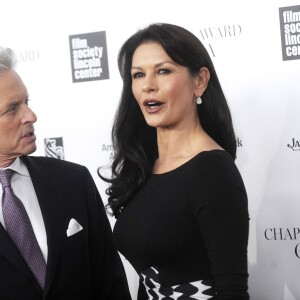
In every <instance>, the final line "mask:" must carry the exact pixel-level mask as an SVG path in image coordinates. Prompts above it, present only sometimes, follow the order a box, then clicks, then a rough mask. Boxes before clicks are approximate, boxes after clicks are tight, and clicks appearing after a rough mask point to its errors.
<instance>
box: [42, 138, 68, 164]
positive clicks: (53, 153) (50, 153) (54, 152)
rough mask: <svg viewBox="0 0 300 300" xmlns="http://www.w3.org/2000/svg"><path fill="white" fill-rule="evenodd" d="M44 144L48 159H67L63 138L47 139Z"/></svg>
mask: <svg viewBox="0 0 300 300" xmlns="http://www.w3.org/2000/svg"><path fill="white" fill-rule="evenodd" d="M44 143H45V155H46V157H54V158H58V159H65V155H64V147H63V138H62V137H58V138H46V139H44Z"/></svg>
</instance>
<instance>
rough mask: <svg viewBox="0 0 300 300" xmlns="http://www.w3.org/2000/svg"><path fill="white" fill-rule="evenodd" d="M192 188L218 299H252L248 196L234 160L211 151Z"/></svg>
mask: <svg viewBox="0 0 300 300" xmlns="http://www.w3.org/2000/svg"><path fill="white" fill-rule="evenodd" d="M199 181H201V184H199V183H200V182H199ZM191 190H192V191H193V192H192V195H191V198H192V209H193V211H194V216H195V218H196V219H197V222H198V224H199V227H200V231H201V233H202V235H203V239H204V244H205V246H206V249H207V253H208V258H209V261H210V265H211V272H212V275H213V278H214V280H215V289H216V299H220V300H221V299H222V300H225V299H226V300H229V299H230V300H240V299H249V295H248V292H247V278H248V273H247V244H248V231H249V216H248V207H247V195H246V191H245V188H244V184H243V181H242V179H241V177H240V174H239V172H238V170H237V168H236V166H235V165H234V162H233V161H232V160H231V158H230V157H229V156H224V155H223V154H222V153H218V152H217V153H214V154H213V155H211V154H208V155H207V157H206V160H205V161H204V160H203V161H202V165H201V169H199V168H195V170H194V174H193V180H192V187H191ZM200 199H201V201H200Z"/></svg>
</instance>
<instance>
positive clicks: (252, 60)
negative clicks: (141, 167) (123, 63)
mask: <svg viewBox="0 0 300 300" xmlns="http://www.w3.org/2000/svg"><path fill="white" fill-rule="evenodd" d="M153 22H168V23H174V24H177V25H180V26H183V27H185V28H187V29H188V30H190V31H192V32H193V33H194V34H195V35H196V36H198V37H199V39H200V40H201V41H202V42H203V43H204V45H205V46H206V48H207V50H208V51H209V53H210V55H211V57H212V59H213V61H214V64H215V67H216V69H217V72H218V74H219V78H220V81H221V83H222V86H223V88H224V91H225V93H226V96H227V99H228V102H229V105H230V108H231V111H232V115H233V119H234V125H235V130H236V135H237V146H238V157H237V161H236V163H237V165H238V167H239V169H240V172H241V173H242V176H243V178H244V181H245V185H246V187H247V190H248V196H249V212H250V217H251V221H250V237H249V273H250V277H249V285H250V295H251V299H254V300H295V299H300V284H299V280H300V0H293V1H290V0H280V1H279V0H277V1H276V0H260V1H253V0H251V1H250V0H236V1H233V0H220V1H216V0H206V1H204V0H189V1H173V0H172V1H171V0H164V1H161V0H160V1H158V0H152V1H141V0H140V1H138V0H126V1H124V0H120V1H117V0H115V1H114V0H111V1H100V0H97V1H95V0H94V1H90V0H84V1H83V0H80V1H78V0H72V1H71V0H70V1H67V0H59V1H58V0H57V1H54V0H52V1H50V0H36V1H32V0H27V1H23V0H3V1H1V5H0V45H1V46H5V47H11V48H13V49H14V50H15V52H16V53H17V55H18V58H19V65H18V72H19V73H20V75H21V76H22V78H23V80H24V82H25V84H26V85H27V87H28V90H29V94H30V99H31V102H30V105H31V107H32V108H33V110H34V111H35V112H36V114H37V115H38V122H37V123H36V126H35V128H36V134H37V144H38V150H37V151H36V153H35V155H42V156H54V157H57V158H58V159H65V160H69V161H73V162H77V163H80V164H83V165H86V166H87V167H88V168H89V170H90V172H91V173H92V175H93V177H94V180H95V182H96V184H97V186H98V188H99V191H100V194H101V195H102V197H103V201H104V202H106V195H105V188H106V185H105V184H104V183H103V182H101V180H100V178H99V177H98V176H97V168H98V167H99V166H107V165H109V162H110V158H111V155H112V150H113V149H112V146H111V139H110V130H111V125H112V120H113V117H114V113H115V110H116V107H117V104H118V101H119V97H120V91H121V85H122V82H121V78H120V76H119V72H118V68H117V54H118V51H119V49H120V46H121V45H122V43H123V42H124V41H125V39H127V38H128V37H129V36H130V35H131V34H133V33H134V32H136V30H138V29H139V28H142V27H144V26H145V25H147V24H149V23H153ZM108 172H109V171H108ZM110 221H111V225H112V226H113V225H114V219H112V218H111V219H110ZM123 261H124V265H125V267H126V271H127V275H128V280H129V283H130V289H131V292H132V294H133V295H134V296H133V299H136V296H135V293H136V290H137V286H138V281H137V276H136V274H135V272H134V270H133V269H132V267H131V266H130V265H129V263H128V262H127V261H126V260H123Z"/></svg>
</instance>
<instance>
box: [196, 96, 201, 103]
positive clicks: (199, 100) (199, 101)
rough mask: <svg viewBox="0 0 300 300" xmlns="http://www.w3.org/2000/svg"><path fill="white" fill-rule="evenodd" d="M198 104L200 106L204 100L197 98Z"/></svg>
mask: <svg viewBox="0 0 300 300" xmlns="http://www.w3.org/2000/svg"><path fill="white" fill-rule="evenodd" d="M196 103H197V104H198V105H200V104H201V103H202V99H201V97H200V96H199V97H197V99H196Z"/></svg>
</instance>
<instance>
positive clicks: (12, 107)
mask: <svg viewBox="0 0 300 300" xmlns="http://www.w3.org/2000/svg"><path fill="white" fill-rule="evenodd" d="M17 108H18V104H13V105H11V106H10V107H9V109H8V111H9V112H15V111H16V110H17Z"/></svg>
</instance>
